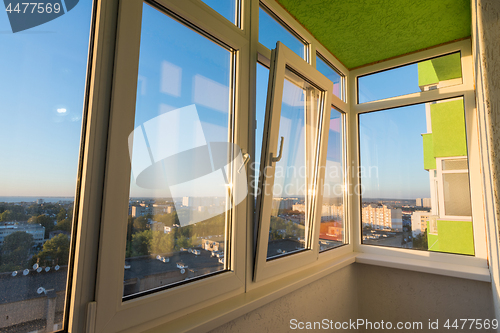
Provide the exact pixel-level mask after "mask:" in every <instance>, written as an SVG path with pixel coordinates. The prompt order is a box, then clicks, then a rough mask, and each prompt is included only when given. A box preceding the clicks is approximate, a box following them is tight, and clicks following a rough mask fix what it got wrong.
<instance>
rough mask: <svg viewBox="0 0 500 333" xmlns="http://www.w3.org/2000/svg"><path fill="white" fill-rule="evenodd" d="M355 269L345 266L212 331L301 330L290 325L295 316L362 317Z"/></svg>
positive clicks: (311, 319)
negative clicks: (360, 315)
mask: <svg viewBox="0 0 500 333" xmlns="http://www.w3.org/2000/svg"><path fill="white" fill-rule="evenodd" d="M355 269H356V268H355V267H354V265H350V266H347V267H345V268H342V269H341V270H339V271H337V272H335V273H333V274H331V275H329V276H327V277H324V278H322V279H320V280H318V281H315V282H313V283H311V284H310V285H308V286H306V287H304V288H301V289H299V290H296V291H294V292H292V293H290V294H288V295H286V296H283V297H281V298H279V299H277V300H275V301H273V302H271V303H269V304H267V305H264V306H263V307H260V308H258V309H256V310H254V311H251V312H249V313H247V314H245V315H244V316H241V317H239V318H237V319H235V320H233V321H231V322H229V323H227V324H225V325H222V326H220V327H218V328H216V329H214V330H212V331H211V332H212V333H226V332H227V333H232V332H239V333H255V332H259V333H264V332H272V333H280V332H290V331H300V330H298V329H297V330H292V329H291V328H290V320H291V319H297V321H301V322H308V321H309V322H314V321H319V322H321V321H322V320H323V319H328V320H333V321H334V322H335V321H344V320H349V319H350V318H352V319H355V318H357V317H358V305H357V304H358V303H357V296H356V292H357V291H356V278H355V277H356V276H355ZM302 331H307V330H305V329H304V330H302ZM351 332H355V331H351Z"/></svg>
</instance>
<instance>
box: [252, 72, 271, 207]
mask: <svg viewBox="0 0 500 333" xmlns="http://www.w3.org/2000/svg"><path fill="white" fill-rule="evenodd" d="M268 83H269V69H268V68H267V67H265V66H263V65H261V64H260V63H257V86H256V102H255V119H256V122H257V126H256V128H255V165H254V166H253V172H254V175H255V181H254V189H255V200H257V194H258V189H259V174H260V159H261V152H262V138H263V135H264V123H265V117H266V100H267V86H268Z"/></svg>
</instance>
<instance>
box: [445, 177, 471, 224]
mask: <svg viewBox="0 0 500 333" xmlns="http://www.w3.org/2000/svg"><path fill="white" fill-rule="evenodd" d="M443 182H444V186H443V187H444V210H445V213H446V215H452V216H471V215H472V208H471V205H470V191H469V174H468V173H445V174H443Z"/></svg>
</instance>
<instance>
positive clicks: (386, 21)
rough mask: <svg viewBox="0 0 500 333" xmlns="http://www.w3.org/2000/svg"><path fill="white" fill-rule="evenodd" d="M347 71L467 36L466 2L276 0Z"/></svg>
mask: <svg viewBox="0 0 500 333" xmlns="http://www.w3.org/2000/svg"><path fill="white" fill-rule="evenodd" d="M277 1H278V2H279V3H281V5H283V6H284V7H285V8H286V9H287V10H288V11H289V12H290V13H291V14H292V15H293V16H294V17H295V18H296V19H297V20H298V21H299V22H300V23H301V24H302V25H304V26H305V27H306V28H307V29H308V30H309V31H310V32H311V33H312V34H313V35H314V36H315V37H316V39H318V40H319V41H320V42H321V43H322V44H323V45H324V46H325V47H326V48H328V49H329V50H330V52H332V53H333V54H334V55H335V56H336V57H337V58H338V59H339V60H340V61H341V62H342V63H343V64H344V65H345V66H346V67H347V68H354V67H358V66H361V65H365V64H369V63H372V62H376V61H380V60H384V59H387V58H391V57H395V56H399V55H402V54H406V53H409V52H413V51H417V50H421V49H424V48H427V47H431V46H434V45H438V44H442V43H446V42H449V41H452V40H455V39H459V38H464V37H468V36H470V34H471V13H470V0H277Z"/></svg>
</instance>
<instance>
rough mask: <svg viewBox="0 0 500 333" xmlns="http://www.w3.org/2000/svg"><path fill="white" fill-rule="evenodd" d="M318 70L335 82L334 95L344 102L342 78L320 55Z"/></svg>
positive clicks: (317, 60) (317, 57) (317, 59)
mask: <svg viewBox="0 0 500 333" xmlns="http://www.w3.org/2000/svg"><path fill="white" fill-rule="evenodd" d="M316 69H317V70H318V71H319V72H320V73H321V74H323V75H324V76H326V77H327V78H328V80H330V81H332V82H333V94H334V95H335V96H337V97H338V98H340V99H342V100H343V99H344V98H343V96H342V76H341V75H340V74H339V73H338V72H337V71H336V70H335V69H334V68H333V66H331V65H330V64H328V63H327V62H326V61H325V60H323V58H321V57H320V56H319V55H316Z"/></svg>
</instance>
